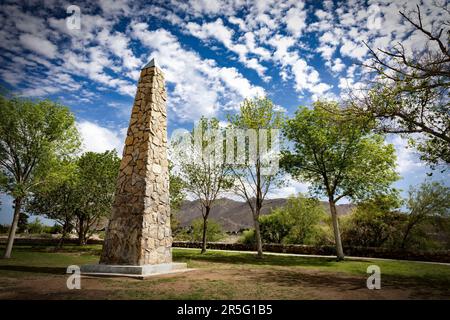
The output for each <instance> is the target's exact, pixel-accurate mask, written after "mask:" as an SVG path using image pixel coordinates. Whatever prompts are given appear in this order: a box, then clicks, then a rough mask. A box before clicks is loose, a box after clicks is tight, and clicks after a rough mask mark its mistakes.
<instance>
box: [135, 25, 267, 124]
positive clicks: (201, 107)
mask: <svg viewBox="0 0 450 320" xmlns="http://www.w3.org/2000/svg"><path fill="white" fill-rule="evenodd" d="M132 30H133V32H132V34H133V36H134V37H135V38H136V39H138V40H139V41H140V42H141V43H142V44H144V45H145V46H147V47H148V48H149V49H151V50H152V55H153V56H154V57H155V58H156V61H158V63H159V65H160V66H161V68H162V69H163V72H164V75H165V78H166V81H167V82H169V83H172V84H174V89H173V90H172V92H171V93H170V94H171V96H170V106H171V107H172V108H173V109H174V110H175V112H176V116H177V117H178V118H179V119H181V120H196V119H198V118H199V117H200V116H202V115H204V116H213V115H215V114H216V113H217V112H218V111H219V109H229V108H232V107H237V106H238V104H239V103H240V101H241V100H242V99H244V98H246V97H250V96H254V95H256V94H261V93H263V92H264V90H263V89H262V88H260V87H257V86H254V85H252V84H251V83H250V82H249V81H248V80H247V79H246V78H244V77H243V76H242V74H241V73H239V72H238V71H237V70H236V69H234V68H227V67H222V68H220V67H218V66H217V65H216V63H215V62H214V61H213V60H208V59H202V58H201V57H200V56H199V55H198V54H197V53H196V52H194V51H190V50H186V49H184V48H182V46H181V45H180V43H179V42H178V39H177V38H176V37H175V36H174V35H173V34H171V33H170V32H169V31H167V30H165V29H158V30H154V31H150V30H148V25H147V24H146V23H139V24H135V25H133V26H132Z"/></svg>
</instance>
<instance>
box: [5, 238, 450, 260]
mask: <svg viewBox="0 0 450 320" xmlns="http://www.w3.org/2000/svg"><path fill="white" fill-rule="evenodd" d="M58 242H59V240H58V239H52V238H17V239H16V240H15V241H14V244H17V245H35V246H37V245H42V246H46V245H47V246H51V245H57V244H58ZM64 243H65V244H78V241H77V239H67V240H65V241H64ZM0 244H6V239H2V238H0ZM88 244H103V240H88ZM172 246H173V247H178V248H201V242H188V241H174V242H173V244H172ZM207 247H208V249H212V250H232V251H255V248H254V247H253V246H252V245H246V244H242V243H223V242H209V243H208V244H207ZM263 250H264V251H266V252H278V253H293V254H311V255H335V254H336V250H335V248H334V246H307V245H300V244H289V245H284V244H264V245H263ZM344 253H345V254H346V255H347V256H353V257H369V258H385V259H399V260H416V261H432V262H446V263H450V250H442V251H433V252H425V251H414V252H412V251H400V250H389V249H385V248H366V247H344Z"/></svg>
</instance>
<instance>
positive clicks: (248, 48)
mask: <svg viewBox="0 0 450 320" xmlns="http://www.w3.org/2000/svg"><path fill="white" fill-rule="evenodd" d="M186 30H187V31H188V32H189V33H190V34H191V35H193V36H195V37H197V38H199V39H202V40H209V39H216V40H217V41H219V42H220V43H222V44H223V45H224V46H225V48H227V49H228V50H230V51H232V52H234V53H236V54H237V55H238V57H239V61H240V62H242V63H243V64H244V65H245V66H246V67H247V68H250V69H253V70H255V71H256V72H257V73H258V75H259V76H260V77H262V78H263V79H264V80H269V79H270V78H267V77H265V76H264V73H265V71H266V68H265V67H264V66H262V65H261V64H260V63H259V61H258V60H257V59H255V58H249V57H248V55H249V53H252V54H255V55H260V56H262V57H263V59H267V58H268V57H269V55H270V54H269V52H268V51H267V50H266V49H264V48H260V47H257V46H256V43H255V38H254V36H253V34H252V33H250V32H247V33H246V34H245V35H244V37H243V38H244V39H245V44H240V43H235V42H234V41H233V36H234V31H233V29H231V28H228V27H227V26H225V25H224V23H223V20H222V19H220V18H219V19H217V20H215V21H214V22H208V23H203V24H202V25H199V24H197V23H195V22H189V23H187V24H186Z"/></svg>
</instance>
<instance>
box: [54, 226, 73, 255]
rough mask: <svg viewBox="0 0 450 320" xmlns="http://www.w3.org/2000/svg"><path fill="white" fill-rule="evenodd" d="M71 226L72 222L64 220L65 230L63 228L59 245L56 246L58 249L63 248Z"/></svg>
mask: <svg viewBox="0 0 450 320" xmlns="http://www.w3.org/2000/svg"><path fill="white" fill-rule="evenodd" d="M69 226H70V223H69V222H67V221H66V222H64V225H63V230H62V234H61V238H60V239H59V242H58V245H57V246H56V249H61V248H62V246H63V243H64V240H66V235H67V234H68V233H69V230H67V229H69Z"/></svg>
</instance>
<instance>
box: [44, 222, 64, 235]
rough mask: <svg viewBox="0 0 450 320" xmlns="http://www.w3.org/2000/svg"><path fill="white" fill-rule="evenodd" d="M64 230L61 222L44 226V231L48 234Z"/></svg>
mask: <svg viewBox="0 0 450 320" xmlns="http://www.w3.org/2000/svg"><path fill="white" fill-rule="evenodd" d="M62 231H63V227H62V226H61V225H60V224H56V223H55V224H54V225H53V226H44V228H43V233H48V234H60V233H62Z"/></svg>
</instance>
